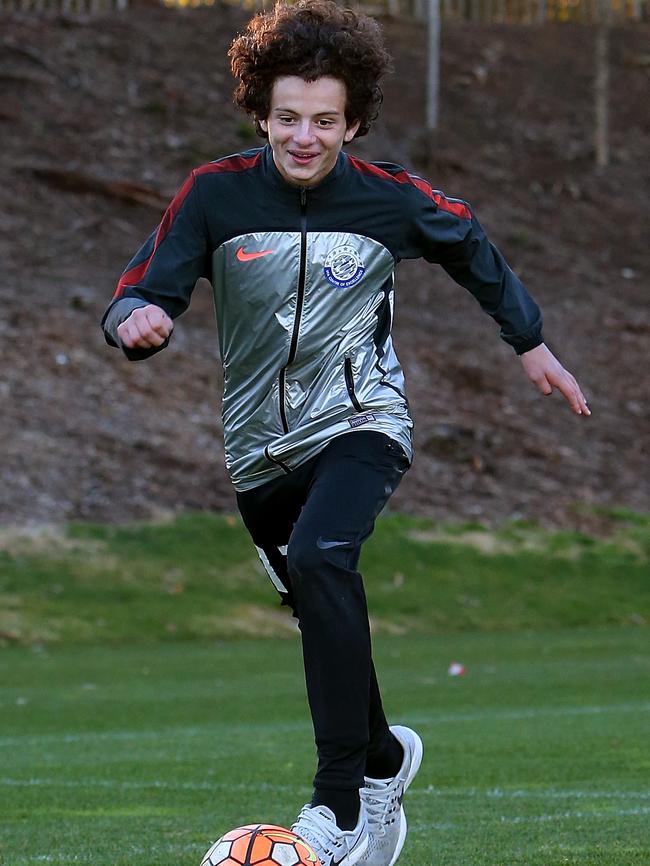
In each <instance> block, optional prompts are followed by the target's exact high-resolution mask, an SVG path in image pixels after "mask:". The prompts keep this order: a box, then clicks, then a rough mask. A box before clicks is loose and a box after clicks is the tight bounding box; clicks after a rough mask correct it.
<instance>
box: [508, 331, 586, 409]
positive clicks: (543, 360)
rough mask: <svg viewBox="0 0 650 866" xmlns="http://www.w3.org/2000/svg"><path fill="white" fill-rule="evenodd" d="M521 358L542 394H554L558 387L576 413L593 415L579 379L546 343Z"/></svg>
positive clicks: (525, 353) (530, 377) (529, 376)
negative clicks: (565, 367)
mask: <svg viewBox="0 0 650 866" xmlns="http://www.w3.org/2000/svg"><path fill="white" fill-rule="evenodd" d="M520 358H521V363H522V364H523V367H524V370H525V371H526V375H527V376H528V378H529V379H530V381H531V382H532V383H533V384H534V385H535V386H536V387H537V388H538V390H539V391H541V392H542V394H545V395H548V394H552V393H553V389H554V388H557V390H558V391H559V392H560V394H562V396H563V397H564V399H565V400H566V401H567V403H568V404H569V406H571V409H572V410H573V411H574V412H575V413H576V415H591V410H590V409H589V406H587V401H586V400H585V397H584V394H583V393H582V391H581V390H580V386H579V385H578V383H577V381H576V380H575V378H574V377H573V376H572V375H571V373H569V371H568V370H565V369H564V367H563V366H562V364H560V362H559V361H558V359H557V358H556V357H555V355H554V354H553V353H552V352H551V350H550V349H549V348H548V347H547V346H545V345H544V343H542V344H541V345H539V346H535V348H534V349H531V350H530V351H529V352H524V354H523V355H520Z"/></svg>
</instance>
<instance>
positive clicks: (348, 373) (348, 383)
mask: <svg viewBox="0 0 650 866" xmlns="http://www.w3.org/2000/svg"><path fill="white" fill-rule="evenodd" d="M343 371H344V374H345V387H346V388H347V389H348V395H349V397H350V400H351V402H352V405H353V406H354V408H355V409H356V410H357V412H363V406H362V405H361V403H359V401H358V400H357V395H356V394H355V392H354V376H353V374H352V359H351V358H350V357H349V356H347V355H346V357H345V361H344V363H343Z"/></svg>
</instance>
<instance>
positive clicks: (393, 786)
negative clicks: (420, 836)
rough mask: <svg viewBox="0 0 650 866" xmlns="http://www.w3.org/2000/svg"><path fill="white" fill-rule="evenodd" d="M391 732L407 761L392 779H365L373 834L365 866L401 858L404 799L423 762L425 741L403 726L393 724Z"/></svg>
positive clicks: (364, 801)
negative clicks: (423, 743) (405, 792)
mask: <svg viewBox="0 0 650 866" xmlns="http://www.w3.org/2000/svg"><path fill="white" fill-rule="evenodd" d="M390 730H391V733H392V734H394V735H395V737H397V739H398V740H399V743H400V745H401V746H402V748H403V749H404V760H403V761H402V766H401V767H400V769H399V772H398V774H397V775H396V776H393V778H391V779H369V778H368V777H366V779H365V782H366V785H365V787H364V788H361V791H360V794H361V803H362V804H363V805H364V806H365V808H366V812H367V814H368V827H369V831H370V841H369V843H368V847H367V849H366V853H365V854H364V856H363V858H362V860H361V864H362V866H393V864H394V863H395V861H396V860H397V858H398V857H399V855H400V852H401V850H402V848H403V846H404V840H405V839H406V816H405V815H404V809H403V808H402V797H403V796H404V791H406V789H407V788H408V786H409V785H410V784H411V782H412V781H413V779H414V778H415V774H416V773H417V771H418V770H419V769H420V764H421V763H422V740H421V739H420V738H419V737H418V735H417V734H416V733H415V731H412V730H411V729H410V728H405V727H403V726H402V725H392V726H391V729H390Z"/></svg>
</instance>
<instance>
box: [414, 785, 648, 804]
mask: <svg viewBox="0 0 650 866" xmlns="http://www.w3.org/2000/svg"><path fill="white" fill-rule="evenodd" d="M409 795H410V796H413V795H415V796H416V797H417V796H419V797H444V798H449V797H458V798H461V799H462V798H466V797H469V798H476V799H482V798H485V799H488V800H508V799H512V800H521V799H528V798H530V799H549V800H630V801H634V800H650V791H620V790H614V791H585V790H575V789H567V790H561V789H559V788H525V789H521V788H516V789H513V790H511V791H508V790H504V789H502V788H436V787H434V786H432V785H429V786H428V787H427V788H410V789H409Z"/></svg>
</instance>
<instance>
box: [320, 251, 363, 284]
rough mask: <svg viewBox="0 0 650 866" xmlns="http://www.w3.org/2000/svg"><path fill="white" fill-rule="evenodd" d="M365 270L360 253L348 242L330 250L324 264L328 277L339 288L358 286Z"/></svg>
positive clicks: (324, 270) (324, 271)
mask: <svg viewBox="0 0 650 866" xmlns="http://www.w3.org/2000/svg"><path fill="white" fill-rule="evenodd" d="M365 272H366V269H365V268H364V266H363V262H362V261H361V257H360V255H359V253H358V252H357V251H356V250H355V248H354V247H351V246H348V245H347V244H344V245H343V246H340V247H334V249H333V250H330V251H329V253H328V254H327V258H326V259H325V264H324V265H323V273H324V274H325V277H326V279H327V280H328V282H330V283H331V284H332V285H333V286H336V288H337V289H349V288H350V287H351V286H356V284H357V283H358V282H359V280H360V279H362V277H363V275H364V274H365Z"/></svg>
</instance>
